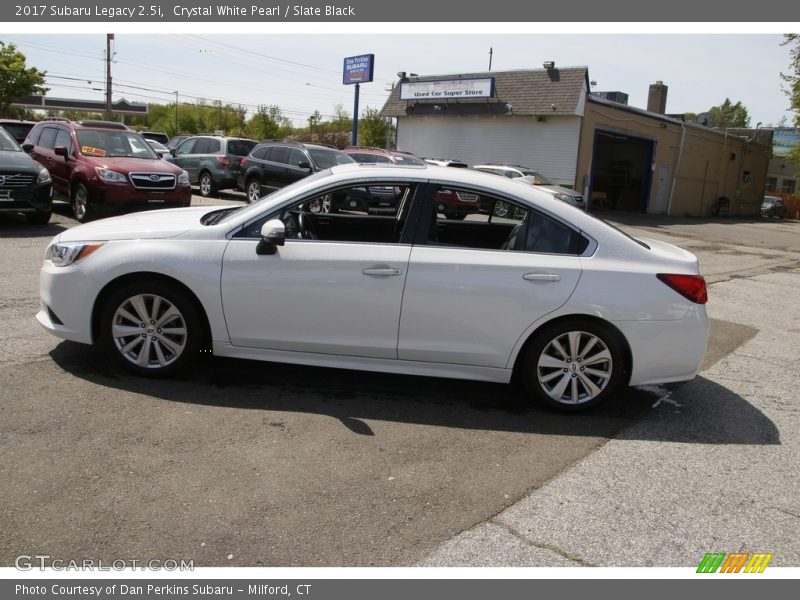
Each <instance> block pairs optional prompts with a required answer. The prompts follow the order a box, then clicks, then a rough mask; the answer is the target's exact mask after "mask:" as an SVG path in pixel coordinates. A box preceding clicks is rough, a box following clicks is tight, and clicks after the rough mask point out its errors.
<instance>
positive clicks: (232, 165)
mask: <svg viewBox="0 0 800 600" xmlns="http://www.w3.org/2000/svg"><path fill="white" fill-rule="evenodd" d="M257 143H258V142H256V141H255V140H248V139H244V138H236V137H222V136H215V135H202V136H201V135H198V136H194V137H190V138H189V139H187V140H184V141H183V142H181V143H180V145H179V146H178V147H177V148H173V149H171V150H170V153H171V154H172V156H171V157H167V158H166V159H167V160H168V161H169V162H171V163H174V164H176V165H178V166H179V167H181V168H182V169H186V171H187V172H188V173H189V180H190V181H191V182H192V183H193V184H195V183H196V184H197V185H198V187H199V188H200V195H201V196H203V197H205V198H208V197H209V196H215V195H216V194H217V192H218V191H219V190H226V189H230V188H235V187H236V178H237V177H238V175H239V170H240V165H241V162H242V158H243V157H245V156H247V155H248V154H250V151H251V150H252V149H253V148H254V147H255V145H256V144H257Z"/></svg>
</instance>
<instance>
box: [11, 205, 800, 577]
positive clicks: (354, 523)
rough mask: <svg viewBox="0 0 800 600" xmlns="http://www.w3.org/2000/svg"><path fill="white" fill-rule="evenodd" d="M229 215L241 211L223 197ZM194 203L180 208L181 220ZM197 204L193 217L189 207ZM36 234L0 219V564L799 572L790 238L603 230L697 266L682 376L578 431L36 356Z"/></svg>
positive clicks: (648, 224) (289, 370)
mask: <svg viewBox="0 0 800 600" xmlns="http://www.w3.org/2000/svg"><path fill="white" fill-rule="evenodd" d="M224 198H225V200H224V201H226V202H229V203H238V202H240V201H241V200H240V199H239V198H240V196H237V195H233V194H228V195H226V196H225V197H224ZM200 202H201V199H199V198H198V197H195V203H200ZM202 202H203V203H210V201H209V200H202ZM57 211H58V212H57V213H56V214H54V217H53V219H52V221H51V223H50V224H49V225H47V226H31V225H27V224H26V223H24V221H23V220H22V219H14V218H11V217H0V252H2V255H3V256H4V259H3V261H2V263H0V271H1V272H2V280H3V282H4V285H3V287H2V289H0V323H2V325H0V328H1V329H2V332H3V334H2V340H0V386H2V389H3V390H4V393H3V398H4V400H3V402H2V403H0V452H2V454H3V457H4V460H3V461H2V462H0V478H2V480H3V481H4V485H3V486H0V532H1V533H0V564H2V565H4V566H10V565H13V562H14V557H15V556H17V555H19V554H35V553H39V554H50V555H51V556H53V557H60V558H65V559H69V558H77V557H81V558H83V557H86V558H94V559H103V560H108V561H110V560H113V559H118V558H122V559H166V558H178V559H179V558H185V559H193V560H194V561H195V564H196V565H198V566H321V565H324V566H369V565H381V566H398V565H416V564H422V565H491V566H517V565H530V566H561V565H601V566H692V565H696V564H697V563H698V562H699V560H700V558H702V555H703V553H704V552H706V551H735V550H744V551H765V552H773V553H775V558H774V559H773V563H772V564H773V565H796V564H798V561H800V542H798V539H800V538H799V536H798V535H797V534H798V530H799V529H800V528H798V523H800V505H798V498H800V476H798V468H797V467H798V465H799V464H800V435H798V431H800V427H798V425H800V410H799V409H798V406H797V400H796V391H795V385H796V380H797V364H798V358H800V352H798V344H797V340H798V333H800V327H798V325H797V321H796V310H797V309H796V300H797V290H798V289H800V222H796V221H778V220H761V219H753V220H751V221H748V220H724V219H720V220H699V219H666V218H661V217H646V216H639V215H632V216H631V215H621V214H613V215H609V218H610V219H611V220H613V221H614V222H615V223H617V224H618V225H619V226H621V227H622V228H623V229H625V230H626V231H629V232H632V233H635V234H637V235H643V236H650V237H657V238H660V239H664V240H666V241H669V242H671V243H675V244H677V245H680V246H682V247H684V248H686V249H688V250H690V251H692V252H694V253H696V254H697V255H698V256H699V257H700V261H701V270H702V272H703V273H704V274H705V275H706V277H707V279H708V281H709V282H710V283H711V285H710V288H709V296H710V301H709V304H708V310H709V314H710V316H711V317H712V319H713V322H712V333H711V346H710V348H709V352H708V355H707V358H706V361H705V364H704V366H703V371H702V372H701V374H700V376H699V377H698V378H697V379H696V380H695V381H693V382H690V383H687V384H684V385H682V386H679V387H675V388H671V387H670V388H666V387H661V386H649V387H644V388H634V389H630V390H626V391H625V392H623V393H620V394H619V395H618V397H617V398H615V399H614V400H613V401H612V402H611V403H609V405H607V406H604V407H603V408H602V409H600V410H597V411H595V412H592V413H590V414H587V415H580V416H564V415H557V414H553V413H549V412H544V411H541V410H539V409H538V408H533V407H528V406H527V405H525V404H523V403H522V401H521V400H520V398H519V396H518V395H517V394H516V392H515V391H514V390H513V389H512V388H510V387H507V386H502V385H495V384H489V383H474V382H465V381H451V380H443V379H433V378H422V377H407V376H394V375H386V374H376V373H362V372H351V371H339V370H332V369H321V368H314V369H312V368H308V367H300V366H291V365H277V364H271V363H256V362H246V361H231V360H226V359H214V358H211V357H209V358H207V359H205V360H203V361H201V362H200V363H199V364H198V365H197V366H195V367H194V368H192V369H191V370H190V371H188V372H186V373H184V374H182V375H181V376H180V377H179V378H176V379H172V380H164V381H162V380H147V379H141V378H137V377H134V376H131V375H128V374H126V373H123V372H121V371H118V370H116V369H112V368H110V367H108V366H107V365H106V364H105V363H104V362H103V360H102V359H101V357H98V356H97V355H96V354H95V353H94V352H93V351H92V350H91V349H90V348H88V347H85V346H82V345H79V344H75V343H71V342H61V341H59V340H57V339H55V338H53V337H51V336H49V335H48V334H47V333H45V332H44V331H43V330H42V329H41V328H40V327H39V326H38V325H37V324H36V322H35V320H34V317H33V315H34V314H35V312H36V310H37V308H38V269H39V265H40V263H41V260H42V256H43V253H44V250H45V247H46V245H47V243H48V241H49V239H50V238H51V237H52V236H53V235H56V234H57V233H58V232H59V231H61V230H63V229H64V228H68V227H72V226H74V225H75V224H76V223H75V221H74V220H73V219H72V218H71V216H70V214H69V212H68V211H67V209H66V208H65V207H58V209H57Z"/></svg>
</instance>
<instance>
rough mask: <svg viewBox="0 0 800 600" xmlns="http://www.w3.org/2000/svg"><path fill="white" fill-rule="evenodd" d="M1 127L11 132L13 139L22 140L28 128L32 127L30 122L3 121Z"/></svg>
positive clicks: (28, 131) (28, 130) (26, 134)
mask: <svg viewBox="0 0 800 600" xmlns="http://www.w3.org/2000/svg"><path fill="white" fill-rule="evenodd" d="M0 127H2V128H3V129H5V130H6V131H7V132H8V133H10V134H11V137H13V138H14V139H15V140H24V139H25V138H26V137H27V136H28V133H30V130H31V129H33V124H32V123H3V124H2V125H0Z"/></svg>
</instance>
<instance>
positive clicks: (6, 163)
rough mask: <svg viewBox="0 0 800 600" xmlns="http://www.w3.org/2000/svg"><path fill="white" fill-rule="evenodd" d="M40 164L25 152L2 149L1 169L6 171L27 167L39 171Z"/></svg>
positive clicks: (0, 154) (0, 152) (0, 153)
mask: <svg viewBox="0 0 800 600" xmlns="http://www.w3.org/2000/svg"><path fill="white" fill-rule="evenodd" d="M39 168H40V165H39V163H38V162H36V161H35V160H33V159H32V158H31V157H30V156H28V155H27V154H26V153H25V152H17V151H9V150H0V169H2V170H4V171H8V170H11V171H13V170H17V169H26V170H30V171H36V172H37V173H38V172H39Z"/></svg>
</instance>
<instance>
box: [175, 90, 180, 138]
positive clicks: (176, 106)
mask: <svg viewBox="0 0 800 600" xmlns="http://www.w3.org/2000/svg"><path fill="white" fill-rule="evenodd" d="M178 133H179V132H178V91H177V90H175V135H178Z"/></svg>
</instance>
